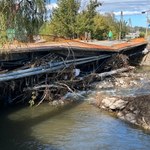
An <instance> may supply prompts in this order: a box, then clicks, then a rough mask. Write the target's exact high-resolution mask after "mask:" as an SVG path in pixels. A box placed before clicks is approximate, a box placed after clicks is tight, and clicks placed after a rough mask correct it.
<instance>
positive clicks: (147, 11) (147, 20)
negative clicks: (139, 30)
mask: <svg viewBox="0 0 150 150" xmlns="http://www.w3.org/2000/svg"><path fill="white" fill-rule="evenodd" d="M149 12H150V10H146V11H142V14H146V33H145V37H147V35H148V27H149V18H148V13H149Z"/></svg>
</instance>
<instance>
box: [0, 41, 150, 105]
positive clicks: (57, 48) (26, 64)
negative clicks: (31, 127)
mask: <svg viewBox="0 0 150 150" xmlns="http://www.w3.org/2000/svg"><path fill="white" fill-rule="evenodd" d="M146 45H147V42H146V41H142V42H141V41H140V42H139V41H131V42H123V43H121V44H120V45H119V44H116V45H115V44H114V45H112V46H105V45H99V44H95V43H94V42H93V43H92V42H91V43H84V42H79V41H69V42H65V43H57V44H56V43H50V44H49V43H44V44H41V43H40V45H38V44H37V45H29V46H28V47H20V48H17V49H14V48H13V46H12V48H10V51H9V52H8V53H2V54H1V55H0V58H1V59H0V66H1V70H0V90H1V93H0V101H1V102H2V103H16V102H18V101H21V102H24V101H25V100H26V99H28V100H29V99H31V98H33V100H34V99H35V98H37V99H42V100H43V99H48V100H49V101H51V100H53V99H61V97H62V95H64V94H65V93H66V92H67V91H71V92H75V91H76V90H80V89H86V88H88V86H89V85H90V83H91V82H93V81H94V80H95V76H92V74H93V73H95V74H96V73H102V72H105V71H111V70H113V69H118V68H121V67H127V66H128V65H130V64H133V63H139V62H140V60H141V59H142V57H143V56H144V55H145V54H144V53H143V51H144V49H145V48H146ZM83 78H84V80H83ZM37 86H38V87H40V88H38V90H37V89H36V88H35V87H37ZM29 89H33V90H29ZM35 89H36V90H35ZM33 91H34V92H33ZM39 93H40V94H39ZM39 95H42V96H41V97H40V96H39ZM39 97H40V98H39Z"/></svg>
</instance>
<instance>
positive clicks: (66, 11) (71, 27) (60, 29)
mask: <svg viewBox="0 0 150 150" xmlns="http://www.w3.org/2000/svg"><path fill="white" fill-rule="evenodd" d="M79 7H80V3H79V0H58V7H57V8H55V9H54V10H53V13H52V18H51V24H52V25H51V26H52V27H54V29H53V33H54V34H57V35H59V36H63V37H67V38H74V37H75V36H76V18H77V14H78V10H79Z"/></svg>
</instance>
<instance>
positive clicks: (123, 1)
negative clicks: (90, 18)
mask: <svg viewBox="0 0 150 150" xmlns="http://www.w3.org/2000/svg"><path fill="white" fill-rule="evenodd" d="M50 1H51V6H50V7H56V6H57V5H56V1H57V0H50ZM88 1H89V0H81V3H82V7H84V6H86V4H87V3H88ZM98 1H100V2H101V3H102V6H101V7H99V8H98V11H99V12H100V13H105V12H113V13H115V15H116V18H117V19H119V18H120V12H121V11H123V18H124V20H126V21H128V20H129V19H131V23H132V26H143V27H146V14H142V13H141V12H142V11H147V10H149V13H148V16H150V0H98Z"/></svg>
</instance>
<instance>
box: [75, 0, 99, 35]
mask: <svg viewBox="0 0 150 150" xmlns="http://www.w3.org/2000/svg"><path fill="white" fill-rule="evenodd" d="M100 5H101V3H100V2H97V0H90V2H89V4H88V5H87V7H86V10H83V11H82V12H81V13H80V14H79V15H78V20H77V24H78V33H79V34H80V35H84V33H85V32H91V33H92V34H93V32H94V31H93V30H94V17H95V16H96V15H97V11H96V8H97V7H99V6H100Z"/></svg>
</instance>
